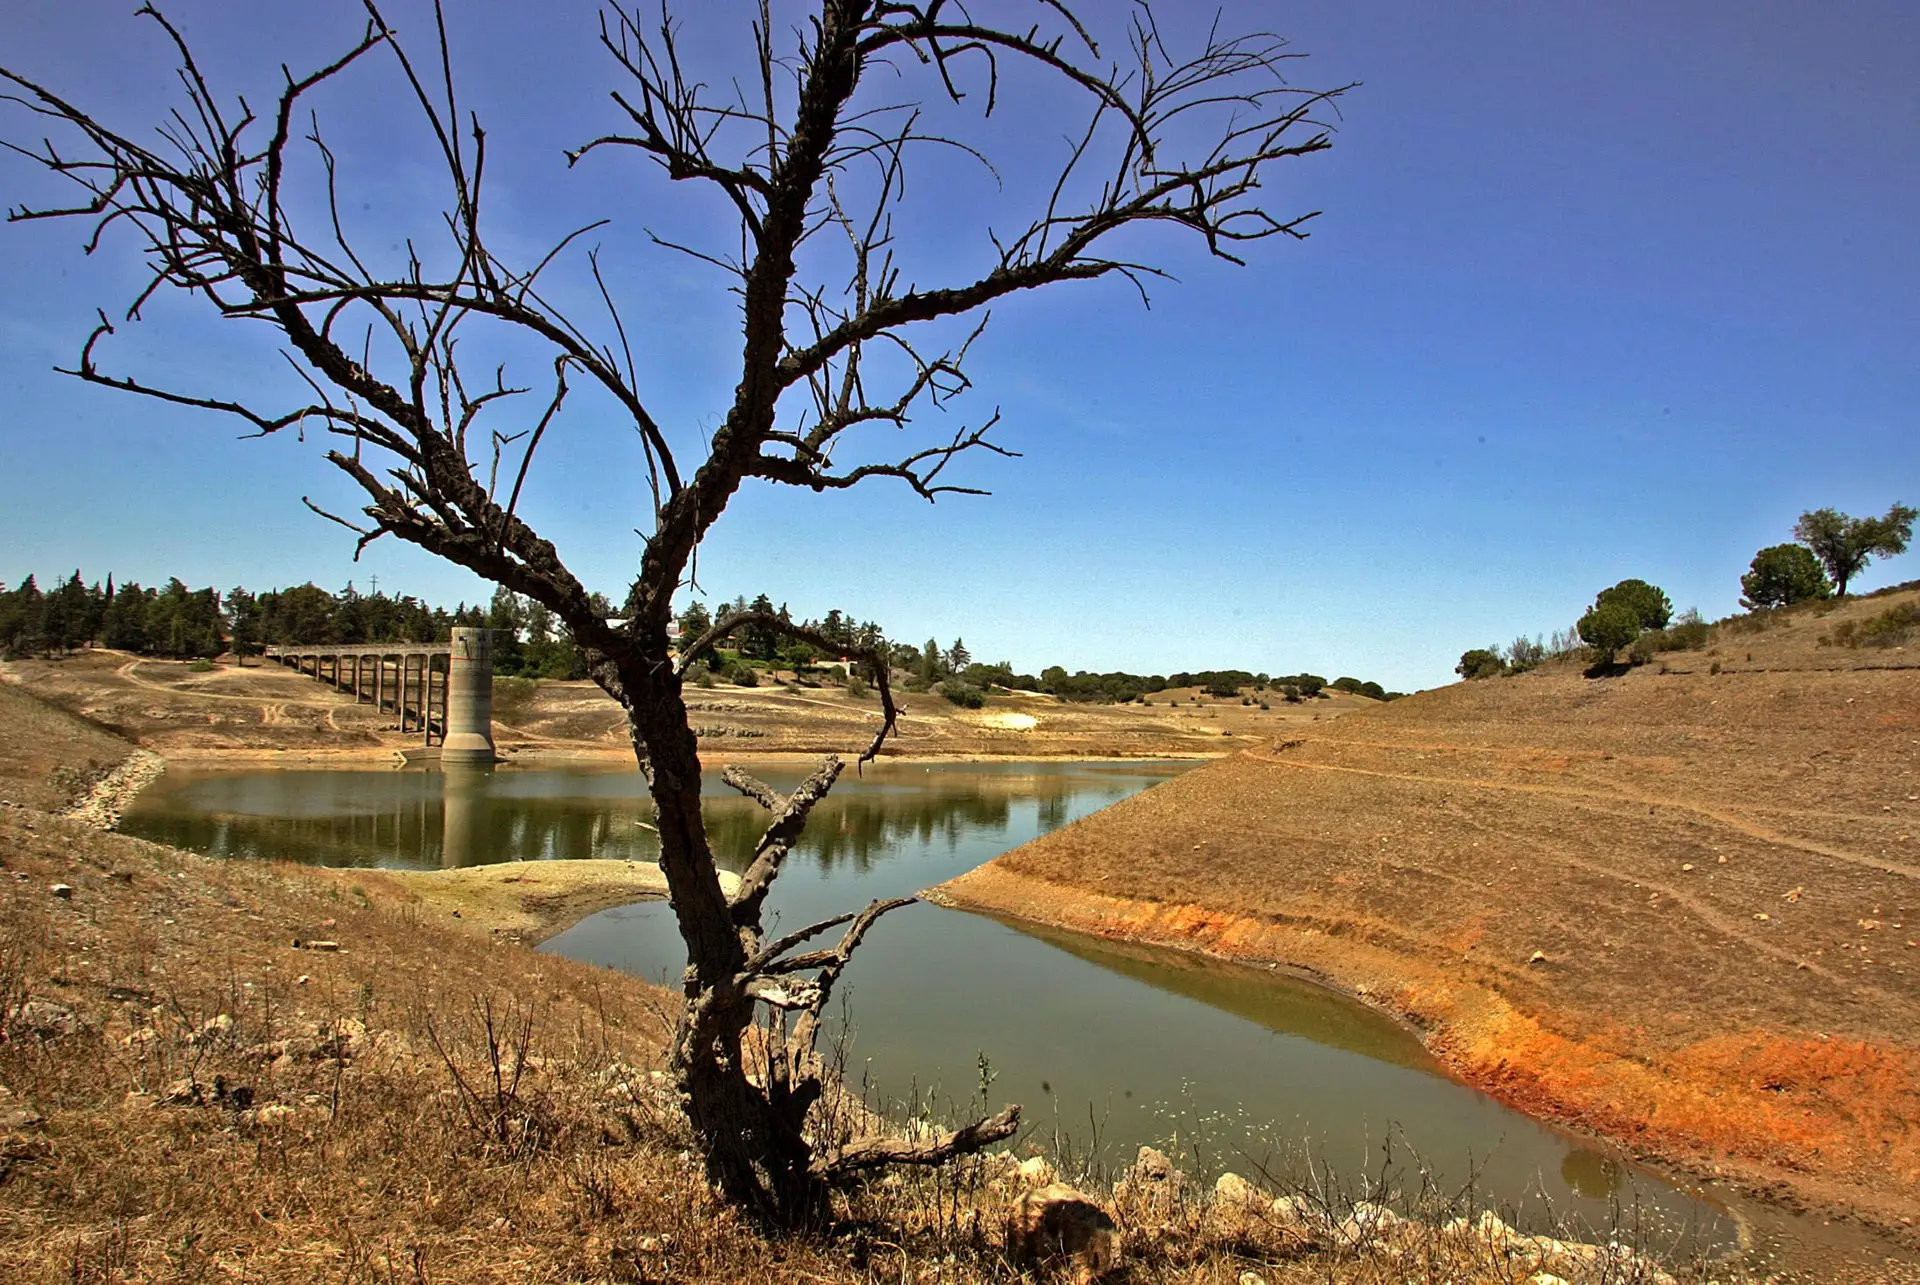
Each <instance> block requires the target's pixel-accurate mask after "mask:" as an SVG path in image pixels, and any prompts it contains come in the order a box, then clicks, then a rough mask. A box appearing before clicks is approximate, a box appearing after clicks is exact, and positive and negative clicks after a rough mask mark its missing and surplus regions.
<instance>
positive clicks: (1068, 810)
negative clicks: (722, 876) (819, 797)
mask: <svg viewBox="0 0 1920 1285" xmlns="http://www.w3.org/2000/svg"><path fill="white" fill-rule="evenodd" d="M845 784H852V785H853V788H852V789H848V790H845V791H844V793H836V794H835V795H832V796H830V797H829V798H828V799H827V800H826V801H825V802H824V803H823V804H822V805H821V806H820V807H819V808H818V809H816V810H815V812H814V814H813V818H812V820H811V821H810V822H809V824H808V826H807V830H806V834H805V835H804V836H803V838H802V840H801V843H800V845H799V854H800V855H801V856H803V857H804V858H806V859H808V860H809V861H810V863H811V864H812V865H813V866H814V867H815V868H817V869H818V870H820V871H822V872H827V871H831V870H834V869H836V868H839V867H841V866H848V867H850V868H852V869H854V870H857V871H861V872H864V871H866V870H868V869H870V868H871V867H872V866H873V864H874V863H876V862H878V861H881V860H884V859H885V858H886V857H887V855H888V854H889V853H890V852H891V851H893V850H895V849H896V848H898V847H899V846H900V845H901V844H903V843H913V844H915V845H917V846H922V847H926V846H931V847H934V848H945V849H948V850H951V849H954V848H956V847H957V846H958V845H959V844H960V843H961V842H962V841H963V840H965V839H966V838H967V837H968V836H970V835H992V834H1004V833H1006V832H1007V831H1008V830H1009V828H1010V826H1011V825H1012V823H1013V813H1014V808H1015V806H1016V805H1017V804H1021V803H1024V802H1026V801H1029V800H1030V801H1031V802H1032V804H1033V808H1034V811H1033V812H1032V813H1031V814H1030V815H1031V816H1032V818H1033V824H1034V826H1035V828H1036V829H1037V831H1039V832H1042V833H1044V832H1045V831H1048V830H1053V829H1056V828H1058V827H1059V826H1061V825H1063V824H1065V822H1066V821H1067V820H1068V818H1069V817H1070V816H1072V815H1074V814H1075V812H1074V807H1073V804H1074V800H1075V799H1076V798H1078V797H1083V796H1092V797H1091V798H1090V799H1089V802H1090V803H1094V804H1096V805H1097V803H1098V802H1099V801H1103V800H1107V799H1115V798H1120V797H1122V796H1124V795H1125V794H1128V793H1130V792H1131V790H1132V788H1134V787H1133V786H1131V785H1122V784H1120V783H1119V782H1117V781H1114V780H1101V779H1100V778H1099V777H1098V776H1097V775H1094V774H1092V773H1090V772H1088V771H1085V770H1072V769H1068V768H1063V767H1051V768H1049V769H1047V770H1037V771H1028V770H1020V769H1019V768H1018V767H1016V766H1015V765H1004V764H1001V765H988V766H980V765H967V764H960V765H953V766H944V765H943V766H942V767H939V768H936V769H928V768H915V767H908V766H904V765H898V766H892V767H889V768H886V769H881V770H873V769H870V770H869V771H868V773H867V775H866V777H865V778H864V779H862V780H860V781H859V782H857V783H855V782H848V783H843V788H844V785H845ZM705 806H706V811H707V817H708V826H709V833H710V836H711V839H712V842H713V845H714V849H715V851H716V853H717V854H718V856H719V859H720V864H721V865H722V866H723V867H724V868H727V869H730V870H734V871H736V872H737V871H740V870H744V869H745V868H746V866H747V864H748V863H749V862H750V861H751V860H752V857H753V850H754V845H755V843H756V842H758V840H759V838H760V833H761V830H762V828H763V827H764V826H765V824H766V822H765V817H764V815H763V814H762V813H761V811H760V809H759V808H758V807H757V806H755V805H754V804H753V803H752V802H751V801H750V800H747V799H743V798H739V797H737V796H734V795H732V794H731V793H713V794H710V795H709V796H708V797H707V799H706V804H705ZM649 814H650V809H649V808H648V807H647V804H646V799H645V795H644V792H643V790H642V787H641V783H640V779H639V777H638V776H637V775H635V774H632V773H612V772H592V771H586V772H582V771H568V770H550V771H527V772H514V771H506V772H501V771H494V770H491V769H487V768H468V769H460V770H448V771H426V772H420V771H409V772H378V771H349V772H337V771H335V772H272V773H219V774H216V773H204V774H199V775H193V774H188V773H176V774H170V776H169V777H167V778H163V781H162V785H161V787H160V788H157V789H155V790H152V791H149V793H148V794H147V795H144V796H142V798H141V799H140V800H139V802H138V804H137V805H136V807H135V808H134V809H132V810H131V811H130V812H129V814H128V817H127V819H126V823H125V828H126V829H127V830H128V831H129V832H130V833H133V834H137V835H139V836H141V837H143V838H148V839H153V840H155V841H157V842H161V843H168V844H173V845H175V846H179V847H186V848H191V849H194V850H195V851H199V852H205V853H208V854H209V855H213V856H220V857H242V858H249V857H250V858H268V857H271V858H273V859H277V860H291V861H299V862H303V863H306V864H310V865H325V866H349V867H366V866H386V867H398V868H414V869H422V868H433V867H454V866H471V865H487V864H492V863H494V862H501V861H542V860H553V859H557V858H567V857H602V858H612V859H615V860H627V861H646V862H652V861H654V860H656V859H657V857H658V853H659V848H658V844H657V842H656V840H655V838H654V835H653V833H652V831H651V830H650V829H649V828H648V824H647V823H648V821H649V819H650V816H649Z"/></svg>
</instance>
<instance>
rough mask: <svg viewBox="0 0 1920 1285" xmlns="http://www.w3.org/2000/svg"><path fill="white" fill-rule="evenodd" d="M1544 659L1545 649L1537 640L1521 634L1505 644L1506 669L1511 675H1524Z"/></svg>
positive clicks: (1545, 656)
mask: <svg viewBox="0 0 1920 1285" xmlns="http://www.w3.org/2000/svg"><path fill="white" fill-rule="evenodd" d="M1546 658H1547V649H1546V647H1545V646H1543V645H1542V644H1541V642H1540V640H1539V639H1538V638H1529V637H1527V636H1526V635H1524V634H1522V635H1521V636H1520V637H1518V638H1516V639H1514V640H1513V641H1512V642H1511V643H1509V644H1507V668H1508V669H1509V670H1510V671H1512V672H1513V673H1516V674H1524V673H1526V672H1527V671H1528V670H1529V669H1532V668H1533V667H1534V666H1535V665H1538V664H1539V663H1540V662H1541V661H1543V660H1545V659H1546ZM1462 659H1463V660H1464V659H1465V657H1462Z"/></svg>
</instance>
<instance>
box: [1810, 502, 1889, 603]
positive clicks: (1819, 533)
mask: <svg viewBox="0 0 1920 1285" xmlns="http://www.w3.org/2000/svg"><path fill="white" fill-rule="evenodd" d="M1915 517H1920V511H1916V510H1915V509H1913V508H1912V507H1911V506H1909V505H1905V504H1896V505H1894V506H1893V507H1892V508H1890V509H1888V510H1887V516H1885V517H1884V518H1850V517H1848V516H1847V515H1846V514H1844V513H1842V512H1840V511H1839V510H1838V509H1814V510H1813V511H1812V512H1809V513H1802V514H1801V515H1800V520H1799V521H1798V522H1796V523H1794V524H1793V538H1794V539H1796V540H1798V541H1799V542H1800V543H1802V544H1804V545H1806V546H1807V548H1809V549H1811V550H1812V551H1813V556H1814V557H1816V558H1818V559H1820V565H1822V566H1823V567H1825V568H1826V569H1827V574H1828V575H1829V576H1831V577H1832V578H1833V591H1834V593H1835V594H1836V595H1838V596H1839V597H1842V598H1844V597H1846V596H1847V582H1848V581H1850V580H1852V579H1853V578H1854V577H1855V576H1857V575H1859V574H1860V573H1861V572H1862V571H1863V570H1865V569H1866V566H1867V563H1868V562H1870V561H1872V560H1873V559H1874V558H1875V557H1876V556H1880V557H1888V558H1890V557H1892V556H1894V555H1895V554H1898V553H1905V552H1906V551H1907V541H1908V540H1909V539H1911V538H1912V537H1913V520H1914V518H1915Z"/></svg>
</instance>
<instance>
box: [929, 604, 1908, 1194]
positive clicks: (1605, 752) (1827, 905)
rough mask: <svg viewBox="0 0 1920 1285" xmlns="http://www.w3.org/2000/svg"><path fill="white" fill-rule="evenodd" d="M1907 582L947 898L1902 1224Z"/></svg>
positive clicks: (1290, 741) (951, 889)
mask: <svg viewBox="0 0 1920 1285" xmlns="http://www.w3.org/2000/svg"><path fill="white" fill-rule="evenodd" d="M1916 603H1920V593H1915V592H1913V591H1912V590H1907V591H1903V592H1900V593H1895V594H1889V595H1883V596H1878V597H1874V598H1869V599H1861V600H1854V601H1850V602H1848V603H1846V604H1843V605H1841V606H1839V607H1837V608H1828V607H1826V606H1824V605H1823V606H1822V607H1820V608H1816V609H1808V610H1800V611H1795V612H1792V613H1787V614H1784V615H1781V616H1779V617H1777V618H1775V619H1773V620H1771V621H1767V622H1761V623H1764V624H1765V625H1766V627H1764V628H1753V627H1742V626H1736V625H1722V626H1720V627H1718V628H1717V629H1716V631H1715V633H1714V636H1713V638H1712V641H1711V643H1710V645H1709V648H1708V649H1707V650H1705V651H1695V652H1675V653H1668V654H1665V655H1663V656H1661V657H1659V658H1658V659H1656V661H1655V662H1654V663H1651V664H1648V665H1646V666H1643V667H1641V668H1638V669H1635V670H1633V671H1632V672H1630V673H1627V674H1625V675H1624V676H1617V677H1609V678H1598V679H1596V678H1588V677H1585V676H1583V675H1582V673H1581V672H1580V671H1579V670H1578V669H1577V668H1574V667H1570V666H1569V667H1561V668H1551V669H1548V670H1544V671H1536V672H1533V673H1529V674H1525V675H1522V676H1519V677H1512V678H1501V679H1486V680H1481V681H1478V682H1471V683H1462V684H1458V685H1455V686H1452V687H1448V688H1444V689H1441V690H1438V691H1433V692H1428V693H1424V694H1422V695H1419V696H1415V697H1411V698H1408V699H1406V700H1404V701H1399V702H1396V703H1394V704H1392V705H1387V706H1383V707H1379V708H1376V709H1372V710H1368V711H1365V712H1363V713H1359V714H1356V715H1354V716H1353V717H1350V718H1345V719H1342V720H1340V721H1339V722H1338V723H1335V724H1332V725H1325V726H1322V727H1318V728H1311V729H1303V730H1302V731H1301V732H1300V733H1298V734H1296V735H1293V736H1289V737H1283V738H1279V739H1278V740H1276V741H1275V742H1274V743H1272V744H1270V745H1265V746H1261V747H1258V748H1256V749H1253V750H1250V751H1248V752H1244V753H1241V754H1239V755H1236V756H1234V757H1232V758H1229V759H1225V760H1223V761H1220V762H1217V763H1213V764H1209V765H1207V766H1206V767H1203V768H1200V769H1196V770H1195V771H1193V772H1190V773H1187V774H1185V775H1182V776H1180V777H1178V778H1175V779H1173V780H1170V781H1167V782H1165V783H1164V784H1161V785H1158V786H1156V787H1154V788H1153V789H1151V790H1149V791H1147V792H1145V793H1144V794H1141V795H1138V796H1136V797H1134V798H1133V799H1130V800H1128V801H1126V802H1124V803H1121V804H1118V805H1116V806H1114V807H1111V808H1108V809H1106V810H1105V811H1103V812H1100V813H1098V814H1096V815H1094V816H1092V817H1089V818H1087V819H1085V820H1083V821H1081V822H1079V823H1077V824H1075V825H1072V826H1069V827H1067V828H1065V829H1062V830H1059V831H1056V832H1055V833H1053V834H1051V835H1048V836H1046V837H1044V838H1042V839H1040V840H1038V841H1036V842H1034V843H1032V844H1030V845H1028V846H1026V847H1024V848H1020V849H1017V850H1016V851H1014V852H1011V853H1009V854H1007V855H1005V856H1003V857H1001V858H1000V859H999V860H997V861H995V862H993V863H991V864H990V865H988V866H986V867H983V868H982V869H981V870H979V871H976V872H974V873H973V874H970V875H968V876H965V877H963V878H962V879H960V880H957V881H955V883H953V884H950V885H948V886H947V887H946V888H945V889H943V890H942V891H943V893H944V894H945V895H947V896H949V897H950V898H951V899H952V900H954V901H956V902H958V903H959V904H962V905H970V906H974V907H978V908H985V909H990V910H994V911H996V912H999V913H1003V914H1008V915H1013V916H1020V917H1027V918H1035V919H1040V920H1045V921H1047V922H1051V923H1054V924H1057V925H1061V926H1065V927H1069V928H1073V929H1078V930H1082V931H1091V932H1099V933H1104V934H1107V935H1110V936H1115V937H1127V938H1133V939H1138V940H1147V941H1158V942H1162V943H1167V944H1175V945H1183V946H1187V947H1189V948H1195V949H1201V950H1206V951H1210V952H1213V953H1217V954H1220V955H1224V956H1227V957H1232V958H1241V959H1258V960H1269V961H1280V962H1284V963H1288V964H1293V965H1297V966H1301V967H1304V968H1306V969H1309V970H1311V971H1313V972H1316V973H1318V974H1319V975H1321V976H1323V977H1325V978H1327V979H1329V980H1331V981H1333V982H1334V983H1336V984H1338V985H1341V986H1343V987H1345V988H1347V989H1350V990H1353V991H1355V992H1357V993H1360V994H1362V995H1365V996H1367V997H1369V998H1371V999H1372V1000H1373V1001H1374V1002H1376V1003H1379V1004H1381V1005H1383V1006H1386V1007H1388V1008H1390V1009H1392V1010H1394V1011H1395V1012H1398V1013H1400V1014H1401V1015H1403V1016H1405V1017H1406V1018H1408V1019H1409V1020H1410V1021H1412V1022H1414V1023H1416V1024H1417V1025H1418V1026H1420V1027H1421V1028H1422V1029H1424V1030H1425V1031H1426V1033H1427V1038H1428V1042H1429V1044H1430V1045H1431V1046H1432V1047H1433V1048H1434V1049H1435V1050H1436V1052H1438V1053H1439V1054H1440V1055H1441V1056H1442V1058H1443V1059H1444V1060H1445V1061H1446V1062H1447V1063H1448V1064H1449V1065H1451V1066H1452V1067H1453V1068H1454V1069H1455V1070H1456V1071H1457V1072H1458V1073H1459V1074H1460V1075H1462V1076H1463V1077H1464V1078H1466V1079H1467V1080H1469V1081H1471V1082H1473V1083H1476V1084H1479V1085H1482V1086H1484V1087H1486V1088H1488V1089H1490V1090H1492V1091H1493V1092H1495V1093H1496V1094H1498V1095H1500V1096H1502V1097H1504V1098H1506V1099H1507V1100H1509V1101H1511V1102H1513V1103H1515V1104H1517V1105H1519V1106H1521V1107H1523V1108H1525V1109H1528V1110H1531V1111H1534V1112H1536V1113H1539V1114H1545V1115H1549V1116H1555V1117H1558V1118H1560V1119H1563V1120H1566V1121H1571V1122H1576V1123H1579V1124H1581V1125H1584V1126H1587V1127H1590V1128H1593V1129H1595V1130H1599V1131H1601V1132H1604V1133H1607V1134H1610V1135H1612V1136H1614V1137H1616V1138H1619V1139H1622V1140H1624V1141H1626V1142H1628V1143H1629V1144H1631V1145H1633V1146H1636V1147H1638V1148H1639V1149H1640V1150H1641V1151H1642V1152H1643V1153H1655V1154H1660V1155H1664V1156H1667V1157H1669V1158H1674V1159H1679V1160H1681V1161H1683V1162H1686V1163H1690V1164H1692V1165H1693V1166H1695V1167H1696V1168H1699V1169H1701V1170H1705V1171H1711V1172H1719V1171H1722V1170H1724V1171H1728V1172H1731V1173H1734V1174H1737V1175H1739V1176H1740V1177H1741V1178H1742V1179H1744V1180H1745V1181H1746V1182H1747V1183H1749V1184H1750V1185H1752V1186H1755V1187H1757V1188H1759V1189H1761V1190H1770V1191H1772V1192H1773V1193H1774V1194H1776V1195H1779V1196H1783V1197H1785V1198H1787V1199H1790V1200H1808V1201H1812V1202H1815V1203H1817V1204H1820V1205H1821V1206H1823V1207H1826V1208H1836V1207H1838V1208H1844V1209H1847V1210H1848V1211H1850V1212H1852V1213H1855V1214H1858V1215H1861V1216H1863V1217H1867V1218H1869V1219H1871V1220H1873V1221H1875V1222H1877V1223H1879V1224H1880V1225H1882V1226H1887V1227H1892V1228H1895V1229H1901V1228H1909V1229H1910V1228H1911V1227H1912V1225H1913V1223H1912V1220H1914V1219H1915V1218H1916V1217H1920V1034H1917V1032H1920V630H1915V629H1909V630H1908V632H1907V634H1906V636H1905V641H1904V643H1903V642H1902V641H1901V637H1902V636H1901V634H1900V633H1899V631H1898V630H1894V631H1891V633H1888V632H1886V631H1882V633H1881V636H1880V641H1882V642H1885V643H1888V644H1891V645H1885V646H1859V647H1854V646H1848V645H1847V642H1848V641H1849V640H1857V639H1858V638H1859V637H1861V636H1862V635H1863V634H1870V633H1872V632H1873V631H1872V630H1871V629H1870V628H1869V622H1871V621H1873V620H1876V619H1884V618H1886V615H1887V613H1888V612H1889V611H1890V610H1893V611H1900V610H1905V611H1908V612H1920V608H1916Z"/></svg>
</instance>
